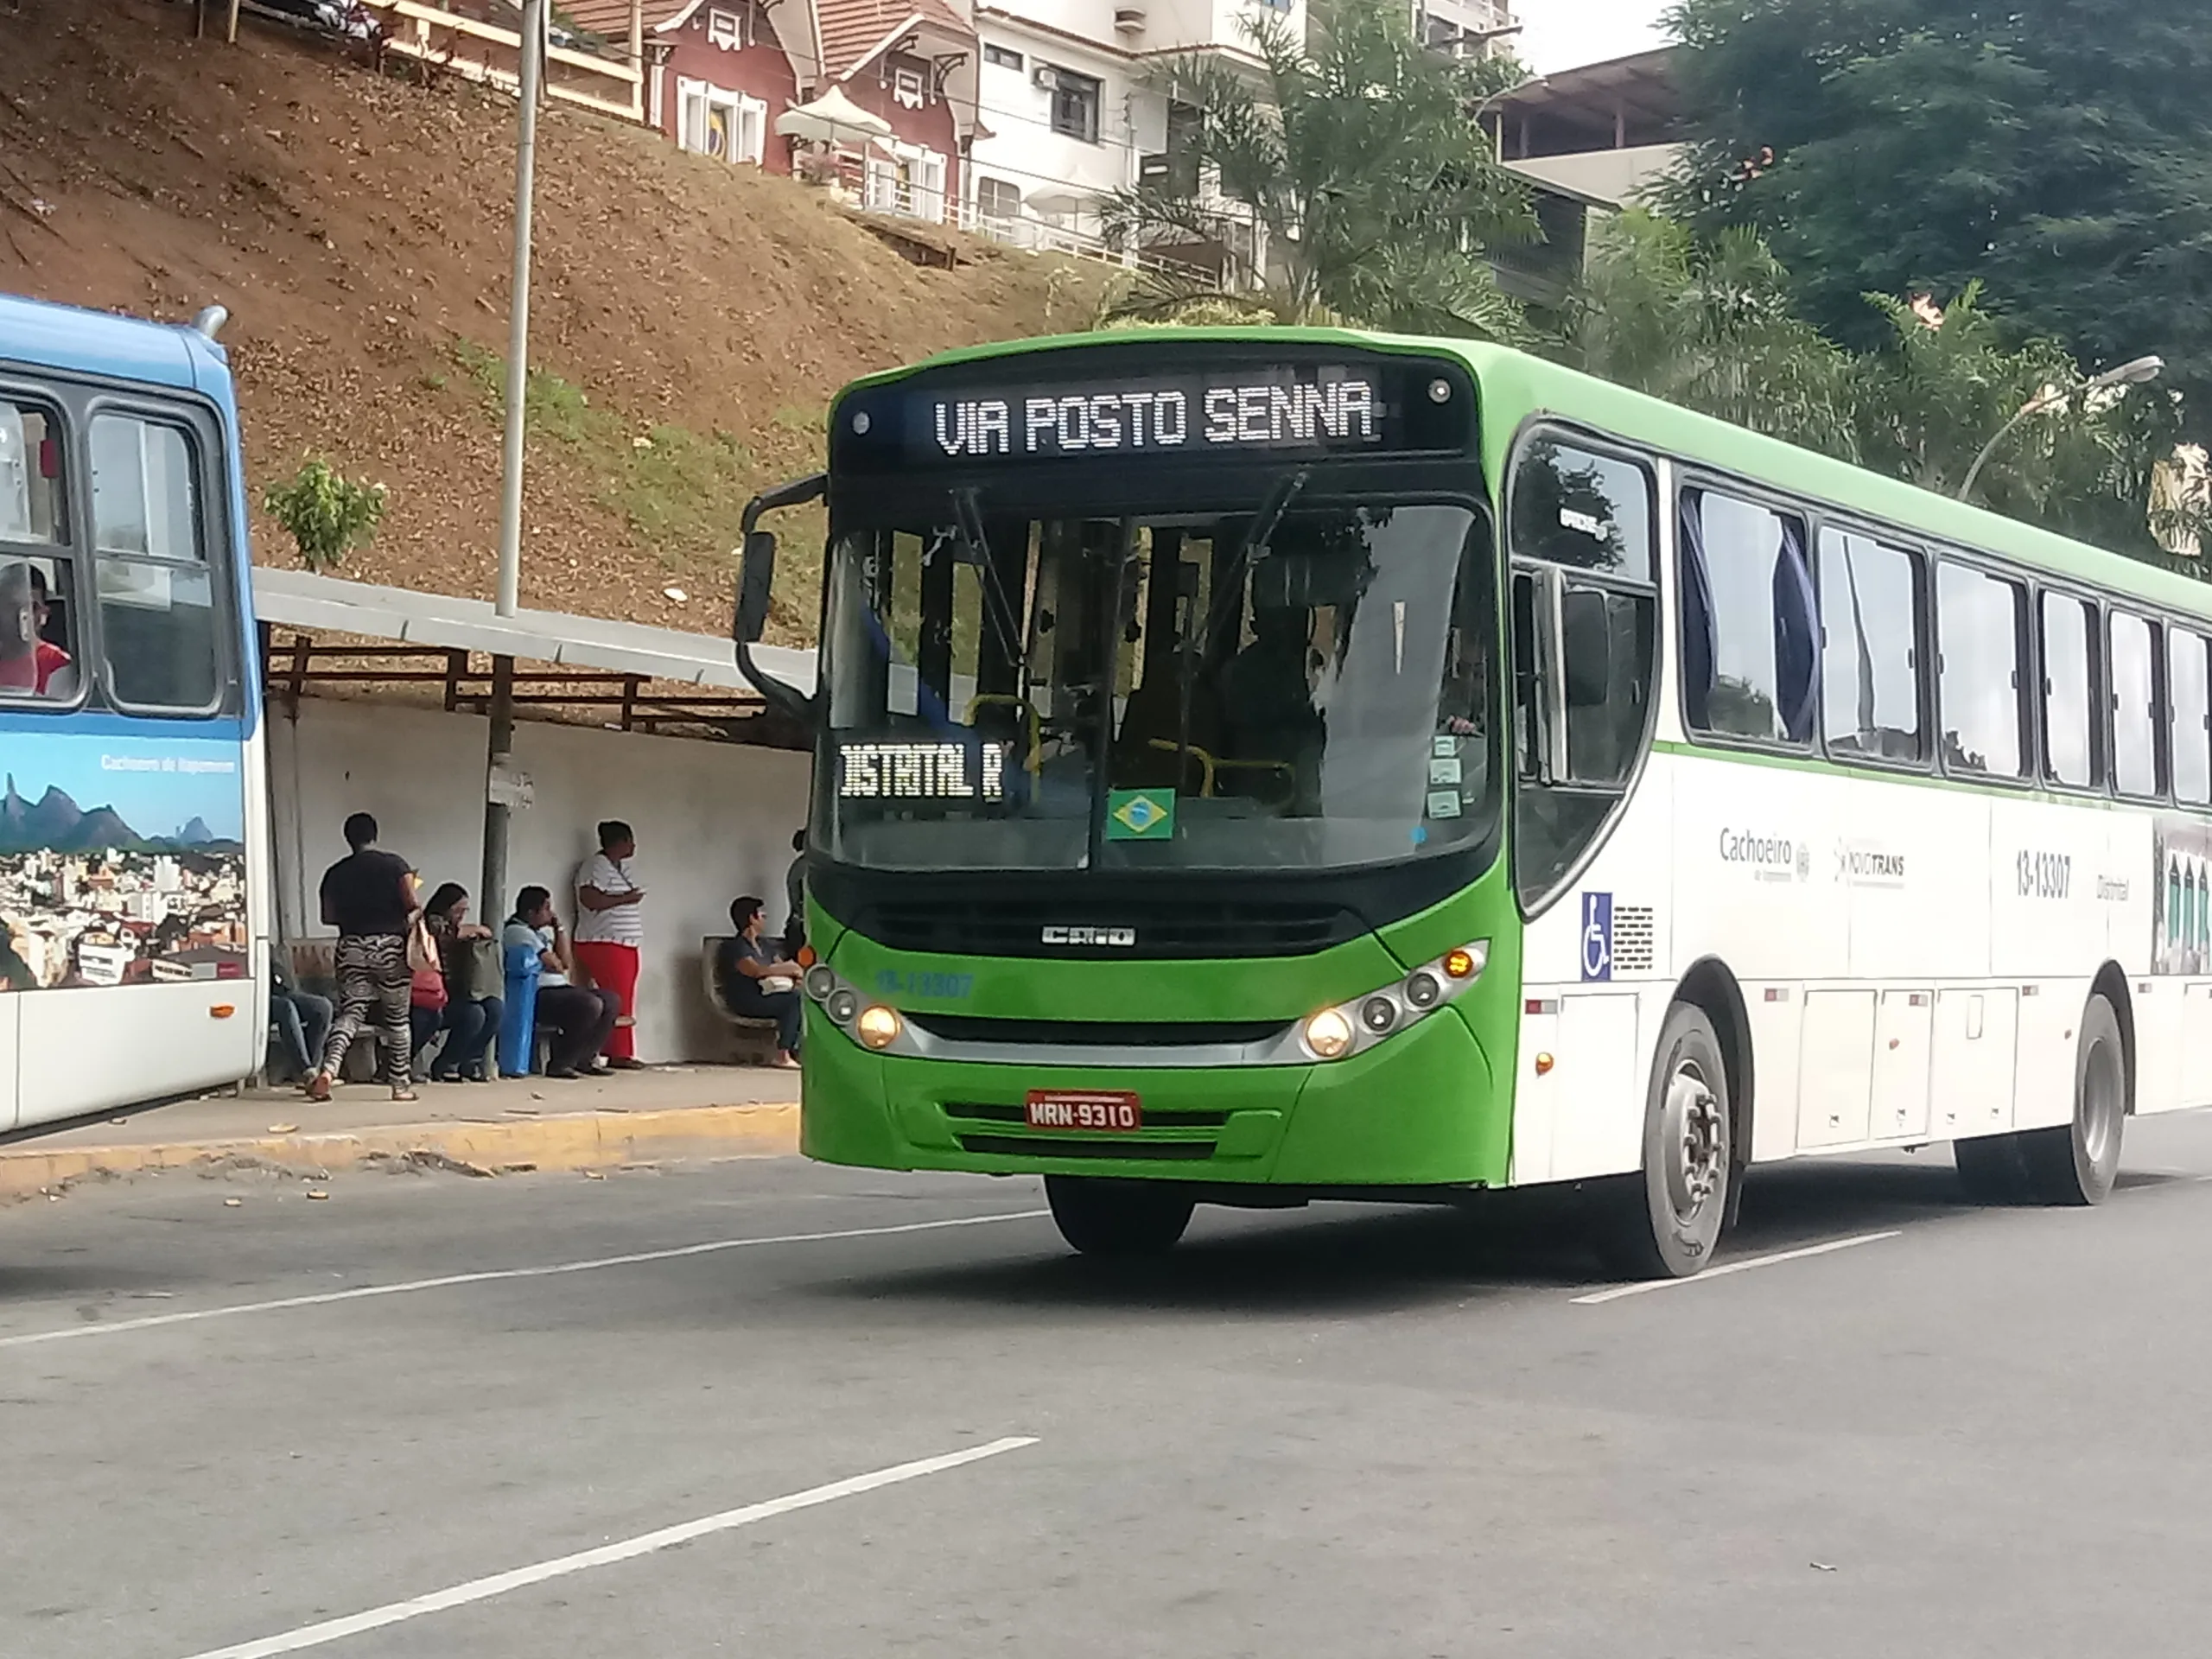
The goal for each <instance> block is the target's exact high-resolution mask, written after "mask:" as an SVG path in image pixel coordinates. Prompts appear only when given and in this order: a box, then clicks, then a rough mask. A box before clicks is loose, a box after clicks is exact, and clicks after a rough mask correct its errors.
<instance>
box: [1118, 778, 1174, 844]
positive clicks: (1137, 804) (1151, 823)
mask: <svg viewBox="0 0 2212 1659" xmlns="http://www.w3.org/2000/svg"><path fill="white" fill-rule="evenodd" d="M1106 839H1107V840H1109V841H1173V840H1174V839H1175V791H1173V790H1172V789H1116V790H1109V791H1107V795H1106Z"/></svg>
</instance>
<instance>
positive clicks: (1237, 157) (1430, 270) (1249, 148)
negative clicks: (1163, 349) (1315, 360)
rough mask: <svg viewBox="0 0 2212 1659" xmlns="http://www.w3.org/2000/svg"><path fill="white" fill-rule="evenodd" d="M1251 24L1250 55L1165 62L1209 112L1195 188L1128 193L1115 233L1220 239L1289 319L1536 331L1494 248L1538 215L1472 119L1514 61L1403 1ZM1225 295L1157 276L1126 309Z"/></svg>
mask: <svg viewBox="0 0 2212 1659" xmlns="http://www.w3.org/2000/svg"><path fill="white" fill-rule="evenodd" d="M1244 27H1245V33H1246V35H1247V37H1248V38H1249V41H1250V43H1251V48H1252V52H1253V54H1254V56H1255V58H1256V59H1257V60H1258V62H1257V67H1256V69H1255V70H1251V71H1248V70H1246V69H1244V68H1243V67H1236V66H1232V65H1230V64H1227V63H1224V62H1223V61H1221V60H1217V59H1214V58H1210V57H1196V56H1189V57H1184V58H1179V59H1177V60H1172V61H1171V62H1169V63H1168V64H1166V66H1165V67H1163V68H1162V69H1161V71H1160V74H1159V77H1158V79H1159V84H1160V86H1161V88H1162V90H1164V91H1166V92H1168V93H1169V95H1170V96H1172V97H1173V98H1174V99H1177V100H1178V101H1179V102H1180V103H1182V104H1185V105H1189V106H1191V107H1192V108H1193V109H1195V110H1196V111H1197V112H1198V118H1197V121H1196V123H1195V134H1194V137H1193V139H1192V148H1193V149H1194V151H1195V160H1196V162H1197V164H1198V168H1197V170H1198V179H1199V184H1200V188H1198V190H1197V191H1195V192H1186V191H1182V190H1178V189H1175V188H1160V187H1157V186H1147V187H1144V188H1139V189H1136V190H1133V191H1126V192H1123V193H1122V194H1120V195H1119V196H1117V197H1116V199H1115V200H1113V202H1112V203H1110V204H1109V208H1108V211H1107V215H1106V217H1107V222H1108V226H1109V232H1111V233H1112V234H1113V235H1115V236H1116V238H1117V239H1120V240H1122V242H1123V243H1124V244H1125V245H1135V246H1138V247H1157V246H1163V245H1191V244H1202V245H1211V246H1213V247H1217V248H1219V249H1221V250H1222V251H1223V254H1224V260H1225V263H1226V264H1227V265H1228V267H1229V273H1228V274H1229V283H1228V286H1229V288H1230V289H1231V291H1232V293H1233V295H1234V296H1236V297H1235V300H1234V302H1233V303H1239V304H1244V303H1247V302H1249V306H1248V308H1249V310H1251V311H1253V312H1255V313H1261V314H1264V315H1268V316H1270V317H1272V318H1274V320H1276V321H1282V322H1292V323H1313V322H1343V323H1349V324H1357V325H1363V326H1368V327H1381V328H1398V329H1405V330H1409V331H1415V332H1421V333H1430V334H1458V335H1476V336H1479V337H1483V338H1489V339H1509V340H1517V339H1522V338H1524V337H1525V336H1526V334H1527V328H1526V325H1525V324H1524V322H1523V321H1522V316H1521V312H1520V308H1519V307H1518V306H1516V304H1515V303H1514V302H1513V301H1512V300H1511V299H1510V298H1509V297H1508V296H1506V295H1504V294H1503V292H1501V291H1500V290H1499V289H1498V286H1497V281H1496V279H1495V277H1493V276H1492V274H1491V269H1490V266H1489V264H1488V263H1487V262H1486V260H1485V259H1484V257H1483V255H1484V250H1485V249H1489V248H1493V247H1508V246H1516V245H1521V244H1523V243H1527V242H1530V241H1533V240H1535V238H1536V235H1537V231H1536V223H1535V214H1534V212H1533V209H1532V207H1531V206H1530V202H1529V193H1528V190H1527V188H1526V187H1525V186H1524V185H1523V184H1522V182H1521V181H1518V180H1516V179H1515V178H1514V177H1513V176H1512V175H1510V173H1508V172H1507V171H1506V170H1505V169H1504V168H1501V167H1500V166H1498V164H1497V161H1496V159H1495V158H1494V157H1493V156H1492V155H1491V149H1490V145H1489V143H1488V142H1487V141H1486V140H1485V139H1484V136H1483V133H1482V130H1481V129H1480V127H1479V126H1478V124H1477V123H1476V121H1475V119H1474V111H1475V110H1476V108H1477V107H1478V105H1480V103H1481V102H1482V100H1483V99H1484V98H1485V97H1487V96H1489V95H1490V94H1491V92H1495V91H1497V89H1498V88H1499V87H1501V86H1503V85H1504V84H1505V83H1506V82H1507V81H1508V80H1510V79H1512V78H1513V77H1514V75H1516V73H1518V72H1517V70H1516V69H1515V68H1513V67H1511V66H1510V65H1507V64H1491V63H1464V62H1459V61H1455V60H1451V59H1448V58H1446V57H1444V56H1442V55H1440V54H1437V53H1435V52H1433V51H1430V50H1428V49H1427V48H1425V47H1423V46H1421V44H1419V43H1418V42H1417V41H1415V40H1414V36H1413V31H1412V26H1411V21H1410V11H1409V9H1408V7H1407V6H1406V5H1405V4H1403V3H1402V0H1398V3H1392V0H1325V3H1321V4H1316V5H1315V6H1314V7H1313V10H1312V11H1311V13H1310V16H1309V21H1308V26H1307V33H1306V38H1305V39H1303V40H1300V39H1299V38H1298V37H1296V36H1295V35H1293V33H1292V32H1291V30H1290V29H1289V28H1288V26H1287V24H1286V22H1284V20H1283V19H1282V17H1281V16H1279V15H1276V14H1273V13H1262V14H1261V15H1260V16H1257V17H1256V18H1254V19H1249V20H1248V21H1247V22H1246V23H1245V26H1244ZM1183 159H1184V160H1185V165H1186V167H1187V164H1188V162H1189V161H1190V160H1191V159H1192V158H1191V157H1185V158H1183ZM1184 182H1185V184H1186V185H1187V184H1188V182H1189V175H1188V173H1187V172H1186V173H1185V180H1184ZM1221 305H1222V299H1221V296H1219V295H1217V294H1213V293H1211V292H1204V293H1202V292H1201V291H1199V290H1198V289H1195V288H1194V287H1192V285H1190V284H1187V283H1177V282H1175V281H1173V280H1172V279H1166V278H1153V279H1148V280H1147V281H1146V282H1145V283H1141V284H1140V285H1139V287H1138V288H1137V289H1135V290H1134V291H1133V292H1132V293H1130V294H1129V295H1128V296H1123V297H1122V300H1121V301H1120V302H1118V303H1117V304H1116V307H1115V309H1116V311H1117V312H1119V313H1122V314H1123V315H1135V316H1139V317H1151V318H1155V319H1160V318H1176V317H1180V316H1182V315H1185V314H1186V313H1188V312H1189V311H1190V310H1191V309H1192V308H1193V307H1194V306H1197V307H1203V306H1210V307H1211V308H1214V309H1215V310H1216V311H1218V309H1219V308H1220V307H1221Z"/></svg>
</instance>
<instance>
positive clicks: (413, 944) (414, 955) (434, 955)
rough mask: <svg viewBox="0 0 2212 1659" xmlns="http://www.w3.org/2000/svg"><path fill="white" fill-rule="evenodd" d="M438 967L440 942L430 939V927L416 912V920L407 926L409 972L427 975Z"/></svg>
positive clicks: (420, 913)
mask: <svg viewBox="0 0 2212 1659" xmlns="http://www.w3.org/2000/svg"><path fill="white" fill-rule="evenodd" d="M437 967H438V942H437V941H436V940H435V939H434V938H431V937H430V925H429V923H428V922H426V921H424V920H423V913H422V912H420V911H417V912H416V913H415V919H414V920H413V921H411V922H410V923H408V924H407V971H408V972H409V973H410V974H427V973H432V972H435V971H436V969H437Z"/></svg>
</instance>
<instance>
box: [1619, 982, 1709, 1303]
mask: <svg viewBox="0 0 2212 1659" xmlns="http://www.w3.org/2000/svg"><path fill="white" fill-rule="evenodd" d="M1731 1121H1732V1120H1731V1116H1730V1106H1729V1099H1728V1069H1727V1065H1726V1061H1725V1059H1724V1058H1723V1057H1722V1054H1721V1049H1720V1038H1719V1033H1716V1032H1715V1031H1714V1030H1713V1021H1712V1020H1710V1019H1708V1018H1707V1016H1706V1013H1705V1010H1704V1009H1702V1008H1700V1007H1697V1006H1696V1005H1695V1004H1694V1003H1689V1002H1677V1003H1675V1006H1674V1007H1671V1008H1669V1010H1668V1011H1667V1023H1666V1025H1665V1027H1663V1028H1662V1030H1661V1032H1660V1034H1659V1053H1658V1057H1657V1058H1656V1060H1655V1061H1654V1062H1653V1063H1652V1068H1651V1089H1650V1092H1649V1096H1647V1097H1646V1099H1645V1102H1644V1109H1643V1173H1642V1174H1640V1175H1633V1176H1629V1177H1627V1178H1625V1179H1624V1180H1622V1181H1621V1182H1620V1183H1619V1184H1618V1187H1617V1188H1616V1190H1615V1191H1614V1192H1611V1193H1609V1194H1608V1195H1607V1196H1606V1198H1605V1200H1604V1201H1603V1202H1604V1205H1605V1210H1606V1211H1608V1212H1609V1213H1607V1214H1605V1216H1604V1217H1603V1219H1602V1221H1601V1224H1600V1229H1599V1236H1598V1243H1599V1252H1600V1254H1601V1255H1603V1256H1604V1258H1605V1264H1606V1266H1607V1267H1609V1268H1611V1269H1612V1270H1613V1271H1614V1272H1616V1273H1618V1274H1621V1276H1623V1277H1624V1278H1630V1279H1687V1278H1688V1277H1689V1276H1690V1275H1691V1274H1694V1273H1696V1272H1697V1271H1698V1270H1699V1269H1700V1268H1703V1267H1704V1266H1705V1264H1706V1263H1707V1262H1709V1261H1710V1260H1712V1258H1713V1246H1714V1245H1716V1244H1717V1243H1719V1240H1720V1230H1721V1226H1722V1224H1723V1223H1724V1222H1725V1221H1726V1218H1727V1214H1728V1209H1729V1202H1728V1200H1729V1189H1730V1186H1731V1185H1732V1181H1733V1178H1734V1173H1735V1172H1734V1168H1733V1159H1734V1147H1733V1146H1732V1144H1731V1140H1732V1135H1731V1129H1730V1124H1731Z"/></svg>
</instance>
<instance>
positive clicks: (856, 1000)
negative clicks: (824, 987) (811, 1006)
mask: <svg viewBox="0 0 2212 1659" xmlns="http://www.w3.org/2000/svg"><path fill="white" fill-rule="evenodd" d="M823 1007H826V1008H827V1009H829V1017H830V1018H831V1019H832V1020H836V1022H837V1023H838V1024H839V1025H841V1026H849V1025H851V1024H852V1023H853V1016H854V1015H855V1014H858V1013H859V1012H860V1011H861V994H860V993H859V992H858V991H856V990H855V989H854V988H852V987H851V986H849V985H840V986H838V987H837V988H836V989H835V990H833V991H831V992H830V993H829V998H828V1000H827V1001H824V1002H823Z"/></svg>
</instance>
